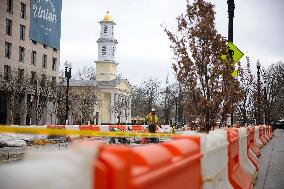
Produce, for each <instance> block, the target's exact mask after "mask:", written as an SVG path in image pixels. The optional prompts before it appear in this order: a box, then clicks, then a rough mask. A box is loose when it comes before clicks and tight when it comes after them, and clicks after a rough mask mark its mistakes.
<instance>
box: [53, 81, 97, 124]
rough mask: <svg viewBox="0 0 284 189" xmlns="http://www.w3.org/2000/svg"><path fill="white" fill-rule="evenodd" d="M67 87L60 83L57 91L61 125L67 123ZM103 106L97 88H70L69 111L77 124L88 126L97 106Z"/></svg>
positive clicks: (58, 113)
mask: <svg viewBox="0 0 284 189" xmlns="http://www.w3.org/2000/svg"><path fill="white" fill-rule="evenodd" d="M65 91H66V86H65V85H64V82H62V83H60V85H59V87H58V89H57V104H58V107H57V117H58V119H59V122H60V123H61V124H64V123H65V114H66V101H65V100H66V94H65ZM99 104H101V102H100V99H99V98H98V95H97V88H96V87H95V86H88V85H86V86H76V87H74V86H73V87H70V88H69V110H70V112H69V113H70V114H71V115H72V118H73V120H74V121H73V122H74V123H75V124H87V123H88V121H90V122H92V121H93V118H94V108H95V106H97V105H99Z"/></svg>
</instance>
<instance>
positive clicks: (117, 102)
mask: <svg viewBox="0 0 284 189" xmlns="http://www.w3.org/2000/svg"><path fill="white" fill-rule="evenodd" d="M111 108H112V111H113V112H114V113H115V116H116V118H117V120H118V123H121V118H122V117H125V118H126V120H127V118H128V117H129V115H130V112H129V110H130V96H129V95H127V94H122V93H115V97H114V103H113V106H112V107H111Z"/></svg>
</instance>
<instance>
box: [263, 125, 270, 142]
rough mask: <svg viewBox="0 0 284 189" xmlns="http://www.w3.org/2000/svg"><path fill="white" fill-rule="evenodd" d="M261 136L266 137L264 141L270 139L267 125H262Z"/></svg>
mask: <svg viewBox="0 0 284 189" xmlns="http://www.w3.org/2000/svg"><path fill="white" fill-rule="evenodd" d="M263 131H264V132H263V137H264V138H265V139H266V141H267V142H268V141H269V140H270V137H269V135H268V126H266V125H263Z"/></svg>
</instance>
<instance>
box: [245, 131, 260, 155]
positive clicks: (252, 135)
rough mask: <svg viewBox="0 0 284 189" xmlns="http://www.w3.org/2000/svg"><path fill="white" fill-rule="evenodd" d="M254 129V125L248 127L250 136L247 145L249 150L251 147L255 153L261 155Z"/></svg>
mask: <svg viewBox="0 0 284 189" xmlns="http://www.w3.org/2000/svg"><path fill="white" fill-rule="evenodd" d="M254 131H255V128H254V127H248V128H247V133H248V138H247V144H248V146H247V150H249V149H251V150H252V151H253V153H255V155H256V156H257V157H259V156H260V149H259V148H258V146H257V145H256V144H255V141H254Z"/></svg>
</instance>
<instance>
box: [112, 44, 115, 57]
mask: <svg viewBox="0 0 284 189" xmlns="http://www.w3.org/2000/svg"><path fill="white" fill-rule="evenodd" d="M114 53H115V47H114V46H113V47H112V56H113V57H114Z"/></svg>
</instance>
